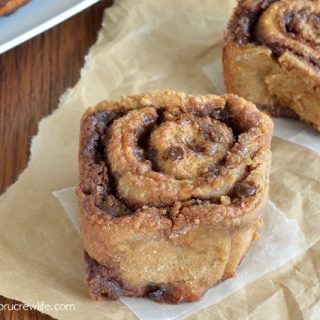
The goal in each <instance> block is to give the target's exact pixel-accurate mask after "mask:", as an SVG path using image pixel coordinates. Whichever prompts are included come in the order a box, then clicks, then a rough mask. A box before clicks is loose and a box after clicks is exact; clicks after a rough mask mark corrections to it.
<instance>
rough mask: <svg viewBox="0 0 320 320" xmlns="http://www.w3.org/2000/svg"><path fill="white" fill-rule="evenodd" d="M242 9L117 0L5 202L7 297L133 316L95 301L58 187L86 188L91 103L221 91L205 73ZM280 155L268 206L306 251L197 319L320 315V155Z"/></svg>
mask: <svg viewBox="0 0 320 320" xmlns="http://www.w3.org/2000/svg"><path fill="white" fill-rule="evenodd" d="M234 5H235V2H234V1H231V0H224V1H221V0H202V1H201V2H195V1H194V0H183V1H182V0H180V1H177V0H163V1H154V0H121V1H120V0H119V1H116V3H115V5H114V6H113V7H112V8H110V9H107V11H106V14H105V18H104V22H103V28H102V30H101V32H100V34H99V37H98V41H97V43H96V44H95V45H94V46H93V47H92V48H91V49H90V52H89V54H88V57H87V61H86V64H85V67H84V69H83V70H82V72H81V79H80V80H79V82H78V83H77V85H76V86H75V87H74V88H73V89H71V90H68V91H67V92H66V93H65V94H64V95H63V97H62V98H61V103H60V106H59V109H58V110H57V111H56V112H54V113H53V114H52V115H51V116H50V117H48V118H46V119H44V120H42V121H41V123H40V125H39V134H38V135H37V136H36V137H35V138H34V139H33V142H32V147H31V159H30V162H29V165H28V168H27V169H26V170H25V171H24V172H23V174H22V175H21V176H20V178H19V180H18V181H17V182H16V183H15V184H14V185H13V186H12V187H11V188H9V190H8V191H7V192H6V193H5V194H4V195H3V196H2V197H1V198H0V259H1V260H0V294H2V295H5V296H7V297H9V298H14V299H17V300H20V301H23V302H25V303H27V304H30V305H31V304H32V305H33V304H36V303H37V302H39V301H40V302H45V303H48V304H51V305H54V304H55V303H68V304H69V303H74V304H75V306H76V309H75V310H74V311H57V310H56V311H55V310H51V311H46V313H48V314H50V315H52V316H53V317H55V318H58V319H80V320H81V319H97V320H99V319H134V318H135V316H134V315H133V314H132V313H131V311H129V310H128V309H127V308H126V307H125V306H124V305H123V304H122V303H121V302H110V301H100V302H92V301H91V300H90V299H89V297H88V294H87V289H86V286H85V281H84V278H85V277H84V272H83V259H82V254H83V253H82V245H81V241H80V239H79V237H78V234H77V233H76V231H75V230H74V228H73V227H72V226H71V225H70V222H69V221H68V218H67V217H66V215H65V213H64V210H63V208H62V207H61V206H60V205H59V203H58V201H56V199H55V198H54V197H53V196H52V192H53V191H54V190H60V189H62V188H66V187H71V186H74V185H75V184H76V183H77V179H78V178H77V152H78V133H79V121H80V116H81V114H82V113H83V111H84V110H85V108H86V107H87V106H89V105H93V104H95V103H97V102H98V101H100V100H102V99H106V98H118V97H119V96H120V95H123V94H131V93H139V92H143V91H147V90H156V89H163V88H174V89H177V90H182V91H185V92H188V93H199V94H201V93H214V92H216V88H214V87H213V86H212V84H211V83H210V81H209V80H208V79H207V77H206V76H205V75H204V74H203V72H202V70H201V69H202V67H203V66H205V65H208V64H210V62H213V61H214V60H215V59H216V58H217V57H218V56H219V54H218V53H219V51H220V50H221V35H222V31H223V28H224V26H225V24H226V21H227V18H228V16H229V14H230V12H231V8H232V7H233V6H234ZM272 151H273V166H272V174H271V195H270V197H271V200H272V201H273V202H274V203H275V204H276V205H277V206H278V207H279V208H280V209H281V210H282V211H283V212H285V213H287V214H288V216H289V217H290V218H294V219H297V220H298V222H299V224H300V228H301V230H302V231H303V232H304V234H305V236H306V239H307V242H308V246H309V249H308V250H307V251H306V252H305V253H304V254H302V255H301V256H299V257H298V258H297V259H295V260H294V261H292V262H290V263H288V264H287V265H285V266H284V267H282V268H280V269H278V270H276V271H275V272H273V273H271V274H268V275H267V276H265V277H263V278H261V279H259V280H257V281H255V282H254V283H252V284H250V285H249V286H247V287H246V288H245V289H243V290H240V291H239V292H237V293H236V294H234V295H232V296H230V297H229V298H227V299H225V300H224V301H222V302H221V303H219V304H217V305H214V306H212V307H210V308H208V309H206V310H203V311H202V312H200V313H198V314H195V315H193V316H191V317H190V318H191V319H213V318H214V319H313V320H317V319H320V302H319V300H320V212H319V211H320V157H319V155H317V154H316V153H313V152H312V151H310V150H307V149H305V148H303V147H301V146H298V145H294V144H291V143H289V142H286V141H284V140H280V139H278V138H275V139H274V140H273V144H272ZM42 311H43V310H42ZM155 318H156V315H155Z"/></svg>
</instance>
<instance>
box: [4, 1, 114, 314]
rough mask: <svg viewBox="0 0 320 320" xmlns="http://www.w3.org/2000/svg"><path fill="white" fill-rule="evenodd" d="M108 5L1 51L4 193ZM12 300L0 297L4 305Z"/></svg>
mask: <svg viewBox="0 0 320 320" xmlns="http://www.w3.org/2000/svg"><path fill="white" fill-rule="evenodd" d="M110 3H111V1H110V0H102V1H100V2H99V3H97V4H96V5H94V6H92V7H91V8H89V9H87V10H85V11H84V12H82V13H80V14H78V15H77V16H75V17H73V18H71V19H69V20H67V21H66V22H64V23H62V24H60V25H59V26H56V27H55V28H53V29H51V30H49V31H47V32H45V33H43V34H41V35H39V36H37V37H36V38H33V39H31V40H29V41H28V42H26V43H24V44H22V45H20V46H19V47H17V48H14V49H12V50H11V51H9V52H6V53H4V54H2V55H0V151H1V152H0V193H3V192H4V191H5V190H6V188H7V187H8V186H9V185H10V184H12V183H13V182H14V181H15V180H16V178H17V177H18V175H19V174H20V173H21V172H22V170H23V169H24V168H25V167H26V165H27V162H28V158H29V147H30V142H31V138H32V136H33V135H35V134H36V133H37V127H38V122H39V120H40V119H41V118H42V117H44V116H46V115H48V114H50V112H51V111H52V110H54V109H55V108H56V107H57V104H58V101H59V97H60V96H61V94H62V93H63V92H64V91H65V89H66V88H68V87H71V86H73V85H74V84H75V83H76V81H77V79H78V78H79V75H80V74H79V71H80V69H81V66H82V65H83V63H84V57H85V54H86V52H87V51H88V48H89V47H90V46H91V45H92V44H93V43H94V42H95V40H96V37H97V32H98V30H99V29H100V26H101V21H102V16H103V11H104V9H105V8H106V7H107V6H109V5H110ZM0 32H3V31H2V30H0ZM0 294H1V292H0ZM14 303H16V302H15V301H13V300H10V299H7V298H5V297H2V296H0V305H4V304H8V305H11V306H12V305H13V304H14ZM7 319H11V320H18V319H19V320H22V319H23V320H29V319H33V320H40V319H41V320H44V319H45V320H48V319H52V318H51V317H49V316H46V315H43V314H41V313H40V312H37V311H0V320H7Z"/></svg>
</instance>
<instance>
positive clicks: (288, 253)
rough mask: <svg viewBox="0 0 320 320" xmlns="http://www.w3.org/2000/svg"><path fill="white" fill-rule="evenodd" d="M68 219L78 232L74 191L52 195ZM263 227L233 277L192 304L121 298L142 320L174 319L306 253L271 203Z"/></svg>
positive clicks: (295, 229)
mask: <svg viewBox="0 0 320 320" xmlns="http://www.w3.org/2000/svg"><path fill="white" fill-rule="evenodd" d="M53 195H54V196H55V197H56V198H58V200H59V201H60V203H61V204H62V206H63V207H64V209H65V211H66V214H67V216H68V217H69V219H70V220H71V222H72V224H73V225H74V227H75V228H76V229H77V231H79V207H78V199H77V197H76V195H75V188H67V189H63V190H59V191H55V192H53ZM263 211H264V214H265V224H264V227H263V228H262V229H260V231H259V233H260V234H261V237H260V239H258V240H257V241H255V242H254V243H253V245H252V247H251V248H250V249H249V251H248V252H247V254H246V256H245V257H244V259H243V261H242V262H241V264H240V266H239V267H238V269H237V272H236V276H235V277H234V278H232V279H229V280H226V281H224V282H222V283H220V284H218V285H217V286H215V287H213V288H212V289H211V290H209V291H208V292H207V293H206V294H205V295H204V297H203V298H202V299H201V300H200V301H199V302H195V303H184V304H180V305H169V304H159V303H156V302H153V301H151V300H149V299H142V298H121V301H122V302H123V303H125V304H126V305H127V307H128V308H130V309H131V310H132V311H133V312H134V313H135V314H136V316H137V317H138V318H139V319H141V320H154V319H155V315H156V319H157V320H169V319H177V318H180V317H186V316H188V315H190V314H192V313H194V312H196V311H199V310H201V309H204V308H207V307H209V306H211V305H213V304H216V303H218V302H220V301H221V300H223V299H224V298H226V297H228V296H229V295H231V294H233V293H234V292H236V291H237V290H239V289H241V288H243V287H244V286H246V285H247V284H249V283H251V282H252V281H254V280H256V279H258V278H260V277H262V276H263V275H265V274H267V273H269V272H271V271H273V270H275V269H276V268H278V267H280V266H282V265H284V264H285V263H287V262H288V261H289V260H291V259H293V258H294V257H296V256H298V255H299V254H300V253H302V252H303V251H305V250H306V248H307V246H306V242H305V237H304V235H303V233H302V232H301V231H300V228H299V225H298V223H297V221H296V220H291V219H288V218H287V216H286V215H285V214H284V213H283V212H282V211H281V210H279V209H278V208H277V207H276V206H275V205H274V203H273V202H271V201H270V200H269V201H268V202H267V204H266V206H265V207H264V208H263Z"/></svg>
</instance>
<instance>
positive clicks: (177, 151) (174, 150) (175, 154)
mask: <svg viewBox="0 0 320 320" xmlns="http://www.w3.org/2000/svg"><path fill="white" fill-rule="evenodd" d="M183 156H184V151H183V149H182V148H181V147H179V146H173V147H170V148H168V149H167V151H166V152H165V156H164V158H165V159H166V160H172V161H174V160H181V159H183Z"/></svg>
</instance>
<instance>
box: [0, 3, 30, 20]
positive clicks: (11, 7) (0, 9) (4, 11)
mask: <svg viewBox="0 0 320 320" xmlns="http://www.w3.org/2000/svg"><path fill="white" fill-rule="evenodd" d="M29 1H30V0H0V16H6V15H8V14H10V13H12V12H14V11H16V10H17V9H18V8H20V7H21V6H23V5H24V4H26V3H27V2H29Z"/></svg>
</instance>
